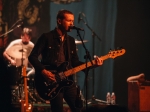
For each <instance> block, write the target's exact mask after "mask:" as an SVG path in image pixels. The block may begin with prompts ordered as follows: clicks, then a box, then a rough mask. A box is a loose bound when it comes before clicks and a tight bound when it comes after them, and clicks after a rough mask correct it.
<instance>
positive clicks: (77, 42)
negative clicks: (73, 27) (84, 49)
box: [75, 39, 88, 44]
mask: <svg viewBox="0 0 150 112" xmlns="http://www.w3.org/2000/svg"><path fill="white" fill-rule="evenodd" d="M83 42H84V43H85V42H88V41H87V40H83ZM75 44H82V41H79V40H77V39H75Z"/></svg>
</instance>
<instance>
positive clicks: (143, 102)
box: [128, 81, 150, 112]
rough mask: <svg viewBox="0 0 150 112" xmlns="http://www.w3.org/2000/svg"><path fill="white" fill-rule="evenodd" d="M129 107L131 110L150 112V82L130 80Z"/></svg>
mask: <svg viewBox="0 0 150 112" xmlns="http://www.w3.org/2000/svg"><path fill="white" fill-rule="evenodd" d="M128 109H129V111H130V112H150V82H144V83H142V84H140V83H139V82H138V81H131V82H128Z"/></svg>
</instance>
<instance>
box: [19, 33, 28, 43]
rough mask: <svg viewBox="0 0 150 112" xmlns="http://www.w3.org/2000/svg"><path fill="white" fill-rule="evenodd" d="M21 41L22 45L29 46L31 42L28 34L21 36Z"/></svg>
mask: <svg viewBox="0 0 150 112" xmlns="http://www.w3.org/2000/svg"><path fill="white" fill-rule="evenodd" d="M21 39H22V43H23V44H28V43H29V41H30V37H29V35H28V34H26V33H25V34H24V35H23V36H21Z"/></svg>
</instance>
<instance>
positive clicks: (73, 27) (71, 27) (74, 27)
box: [70, 26, 84, 31]
mask: <svg viewBox="0 0 150 112" xmlns="http://www.w3.org/2000/svg"><path fill="white" fill-rule="evenodd" d="M70 29H75V30H81V31H84V29H82V28H78V27H76V26H70Z"/></svg>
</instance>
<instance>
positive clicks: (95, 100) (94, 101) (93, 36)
mask: <svg viewBox="0 0 150 112" xmlns="http://www.w3.org/2000/svg"><path fill="white" fill-rule="evenodd" d="M81 14H82V15H83V16H84V17H85V14H84V13H81ZM80 19H81V20H82V22H83V23H84V24H85V25H86V26H87V27H88V29H90V30H91V32H92V38H93V56H94V55H95V37H97V38H98V39H99V41H101V39H100V38H99V37H98V36H97V34H96V33H95V32H94V31H93V30H92V28H91V27H90V26H89V25H88V24H87V23H86V22H85V21H84V19H82V18H80ZM92 72H93V74H92V77H93V83H92V86H93V87H92V88H93V91H92V94H93V95H92V98H91V99H90V100H88V104H91V103H97V102H101V103H103V101H102V100H99V99H96V98H95V95H94V86H95V85H94V82H95V77H94V76H95V70H94V69H92Z"/></svg>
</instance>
